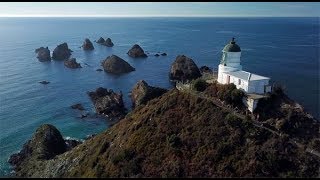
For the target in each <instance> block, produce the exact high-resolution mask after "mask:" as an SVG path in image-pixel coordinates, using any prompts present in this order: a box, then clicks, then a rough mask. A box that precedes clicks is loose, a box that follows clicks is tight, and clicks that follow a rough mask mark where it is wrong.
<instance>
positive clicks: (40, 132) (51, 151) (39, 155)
mask: <svg viewBox="0 0 320 180" xmlns="http://www.w3.org/2000/svg"><path fill="white" fill-rule="evenodd" d="M66 149H67V147H66V144H65V141H64V139H63V138H62V136H61V134H60V132H59V131H58V130H57V129H56V128H55V127H54V126H52V125H50V124H44V125H41V126H40V127H39V128H38V129H37V130H36V132H35V134H34V135H33V136H32V139H31V140H29V141H28V142H27V143H25V144H24V145H23V148H22V150H21V151H20V152H19V153H17V154H13V155H11V156H10V159H9V161H8V162H9V163H10V164H12V165H13V166H18V165H20V164H21V163H22V162H23V161H24V160H26V159H30V158H33V159H46V160H47V159H51V158H53V157H54V156H56V155H58V154H62V153H64V152H65V151H66Z"/></svg>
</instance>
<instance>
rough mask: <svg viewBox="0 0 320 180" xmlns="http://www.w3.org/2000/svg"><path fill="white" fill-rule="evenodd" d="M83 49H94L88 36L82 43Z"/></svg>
mask: <svg viewBox="0 0 320 180" xmlns="http://www.w3.org/2000/svg"><path fill="white" fill-rule="evenodd" d="M82 49H83V50H89V51H91V50H94V47H93V44H92V42H91V41H90V40H89V39H88V38H86V39H85V40H84V42H83V44H82Z"/></svg>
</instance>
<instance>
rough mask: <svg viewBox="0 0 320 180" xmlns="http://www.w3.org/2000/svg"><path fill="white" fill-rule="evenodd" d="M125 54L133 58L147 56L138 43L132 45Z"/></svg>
mask: <svg viewBox="0 0 320 180" xmlns="http://www.w3.org/2000/svg"><path fill="white" fill-rule="evenodd" d="M127 54H128V55H129V56H130V57H133V58H137V57H148V56H147V55H146V54H145V53H144V51H143V49H142V48H141V47H140V46H139V45H138V44H135V45H133V46H132V48H131V49H130V50H129V51H128V52H127Z"/></svg>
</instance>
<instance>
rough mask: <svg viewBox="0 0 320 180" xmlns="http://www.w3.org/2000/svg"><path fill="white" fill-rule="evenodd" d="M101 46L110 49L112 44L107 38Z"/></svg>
mask: <svg viewBox="0 0 320 180" xmlns="http://www.w3.org/2000/svg"><path fill="white" fill-rule="evenodd" d="M103 45H105V46H108V47H112V46H113V45H114V44H113V42H112V41H111V39H110V38H107V39H106V41H105V42H104V43H103Z"/></svg>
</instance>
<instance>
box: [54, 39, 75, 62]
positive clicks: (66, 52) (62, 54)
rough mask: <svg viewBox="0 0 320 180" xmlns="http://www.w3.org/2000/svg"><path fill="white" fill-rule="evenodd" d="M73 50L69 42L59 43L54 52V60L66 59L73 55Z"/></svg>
mask: <svg viewBox="0 0 320 180" xmlns="http://www.w3.org/2000/svg"><path fill="white" fill-rule="evenodd" d="M71 52H72V50H70V49H69V47H68V44H67V43H62V44H60V45H58V46H57V47H56V48H55V49H54V50H53V53H52V59H54V60H66V59H68V58H69V57H70V56H71Z"/></svg>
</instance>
